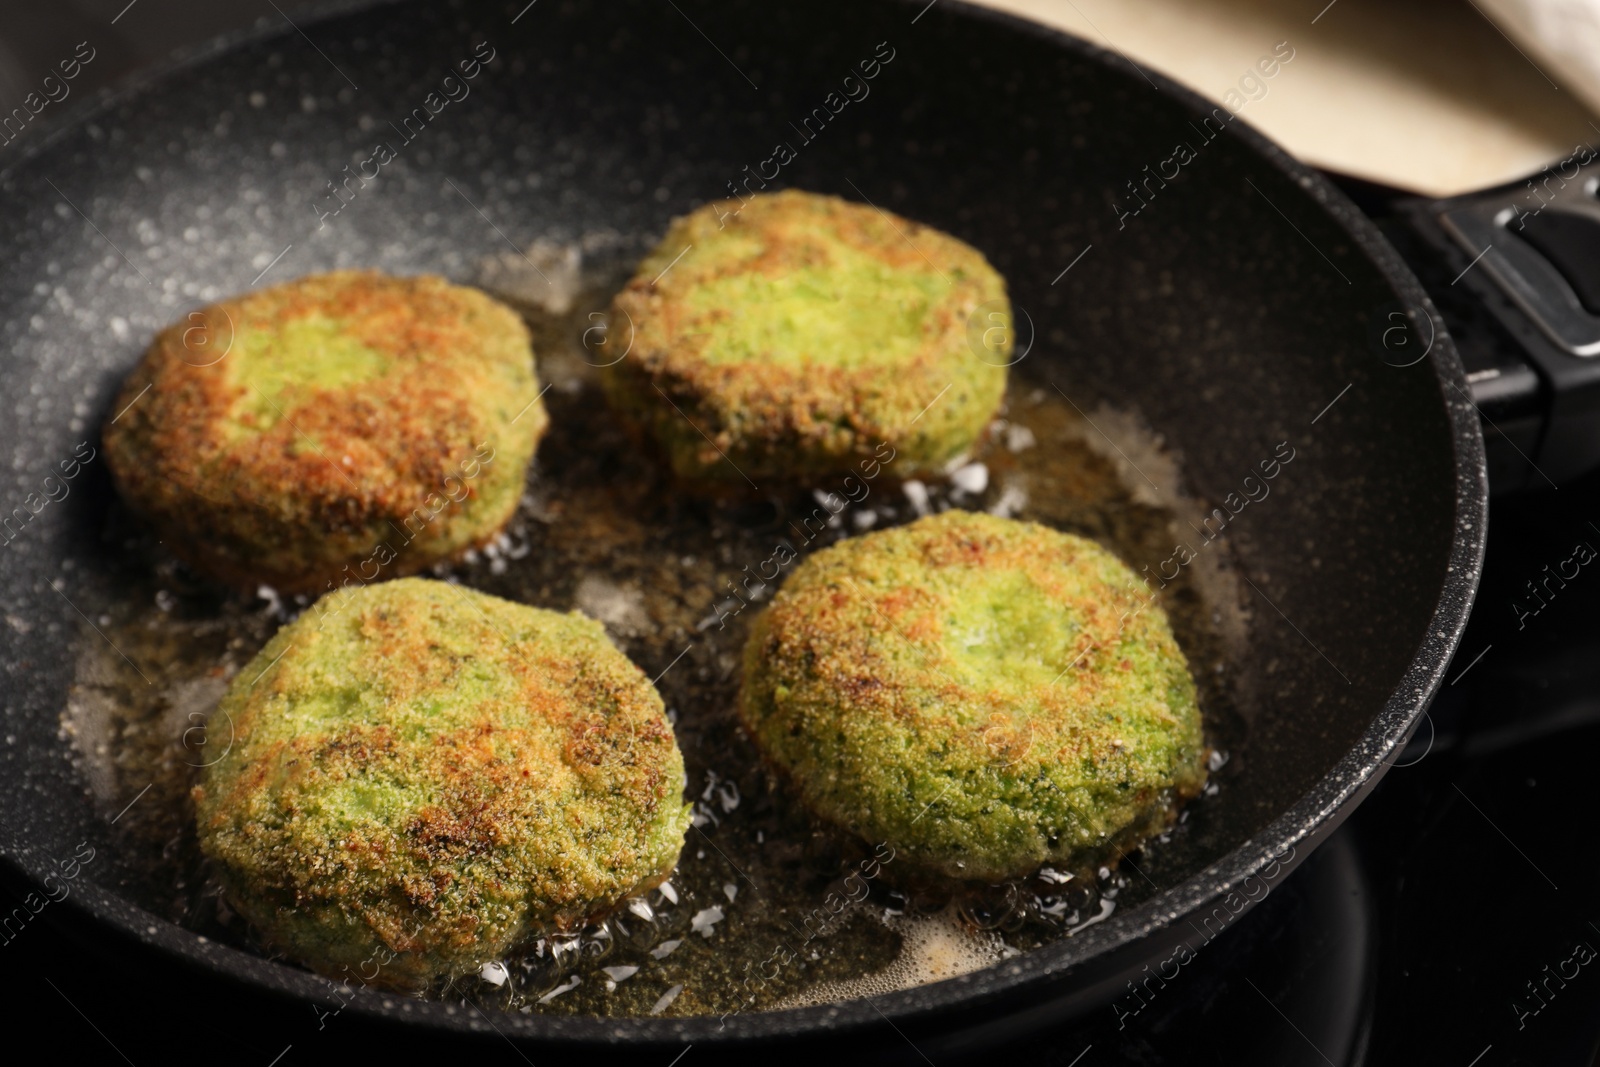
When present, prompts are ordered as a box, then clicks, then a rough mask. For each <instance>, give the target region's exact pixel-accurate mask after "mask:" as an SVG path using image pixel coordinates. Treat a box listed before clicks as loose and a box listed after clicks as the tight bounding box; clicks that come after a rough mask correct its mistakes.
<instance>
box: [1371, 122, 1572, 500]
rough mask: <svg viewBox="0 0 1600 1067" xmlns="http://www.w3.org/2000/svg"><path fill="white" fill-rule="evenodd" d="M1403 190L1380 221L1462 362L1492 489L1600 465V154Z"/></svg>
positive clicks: (1568, 476)
mask: <svg viewBox="0 0 1600 1067" xmlns="http://www.w3.org/2000/svg"><path fill="white" fill-rule="evenodd" d="M1595 160H1596V153H1595V152H1593V151H1592V150H1590V149H1587V148H1582V147H1580V148H1579V150H1578V151H1577V152H1575V153H1574V155H1573V156H1572V157H1570V158H1569V159H1567V160H1564V161H1562V162H1561V163H1559V164H1555V165H1553V166H1552V167H1549V168H1547V169H1546V170H1545V171H1543V172H1542V173H1540V174H1539V175H1536V176H1535V177H1533V178H1528V179H1524V180H1523V181H1521V182H1515V183H1512V184H1509V185H1505V186H1501V187H1500V188H1497V189H1491V190H1487V191H1485V192H1480V193H1473V194H1470V195H1467V196H1461V197H1454V198H1450V199H1446V200H1408V201H1405V202H1402V203H1400V204H1398V205H1396V209H1395V213H1394V215H1393V216H1392V217H1391V218H1390V219H1388V220H1387V221H1386V222H1380V224H1381V225H1384V228H1385V231H1386V232H1387V233H1388V235H1389V236H1390V238H1391V239H1392V240H1394V241H1395V242H1396V244H1398V245H1400V246H1401V252H1402V254H1403V255H1405V256H1406V258H1407V260H1408V261H1409V262H1410V263H1411V265H1412V266H1413V268H1414V269H1416V270H1417V272H1418V275H1419V277H1421V278H1422V280H1423V284H1424V285H1425V286H1426V287H1427V289H1428V292H1429V295H1430V296H1432V297H1433V298H1434V301H1435V303H1436V304H1437V305H1438V306H1439V309H1440V312H1441V314H1442V315H1443V316H1444V318H1445V325H1446V327H1447V328H1448V329H1449V330H1450V332H1451V335H1452V336H1453V337H1454V338H1455V339H1456V342H1457V345H1458V347H1459V348H1460V349H1461V353H1462V359H1463V361H1465V362H1466V364H1467V371H1468V381H1469V383H1470V384H1471V386H1472V390H1473V400H1474V402H1475V403H1476V404H1477V405H1478V408H1479V411H1480V413H1481V414H1482V415H1483V419H1484V436H1485V442H1486V444H1487V446H1488V449H1489V462H1490V471H1489V474H1490V487H1491V489H1492V491H1493V492H1494V493H1495V494H1497V495H1503V494H1505V493H1508V492H1517V491H1521V490H1524V489H1540V488H1543V489H1550V488H1554V487H1555V486H1556V485H1558V484H1561V483H1565V482H1569V481H1572V480H1574V479H1576V478H1578V477H1579V476H1581V475H1583V474H1586V473H1588V472H1589V471H1592V470H1595V469H1597V468H1600V199H1597V198H1596V190H1597V188H1600V163H1597V162H1595Z"/></svg>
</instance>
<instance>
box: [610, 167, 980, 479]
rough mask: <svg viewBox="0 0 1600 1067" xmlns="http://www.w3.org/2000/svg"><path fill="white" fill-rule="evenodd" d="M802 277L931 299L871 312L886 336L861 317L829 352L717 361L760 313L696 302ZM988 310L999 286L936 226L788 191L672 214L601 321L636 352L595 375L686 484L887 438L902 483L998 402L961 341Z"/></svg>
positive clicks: (807, 300)
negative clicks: (626, 328) (889, 349)
mask: <svg viewBox="0 0 1600 1067" xmlns="http://www.w3.org/2000/svg"><path fill="white" fill-rule="evenodd" d="M686 249H687V251H685V250H686ZM680 253H682V256H681V258H678V259H676V261H674V260H675V257H678V256H679V255H680ZM874 265H875V266H874ZM808 270H816V271H820V272H824V273H831V274H832V276H833V280H834V282H835V285H836V293H849V292H851V291H852V290H853V289H856V290H859V289H860V288H861V287H863V286H865V285H875V286H880V287H883V288H884V291H885V292H886V293H887V294H890V295H891V296H898V297H900V298H904V299H906V300H908V301H913V302H916V301H918V300H919V296H918V293H917V287H918V285H919V284H923V283H930V285H929V288H930V289H931V292H930V293H929V294H927V297H926V305H925V306H919V307H917V308H915V309H914V310H913V311H910V312H907V309H906V308H903V307H882V308H879V309H877V310H878V312H879V313H880V314H879V316H877V317H876V318H885V319H886V318H890V317H894V316H901V317H903V318H904V319H905V320H906V322H905V324H904V328H903V329H902V331H901V333H900V335H899V336H898V337H897V336H895V334H894V331H893V329H891V328H890V327H888V326H886V325H884V324H883V323H882V322H879V321H875V317H873V316H869V317H868V318H867V319H866V321H865V322H864V323H863V324H862V328H861V330H860V331H855V330H847V331H846V336H845V337H844V338H843V339H841V338H839V337H837V336H820V335H818V334H817V333H815V332H813V333H811V334H809V335H808V333H807V331H806V329H805V328H804V327H803V326H802V327H801V328H799V329H797V330H796V331H795V336H794V337H793V338H792V340H787V341H785V342H782V343H775V347H773V348H770V349H767V350H765V351H758V352H742V353H733V354H730V353H729V352H728V351H727V350H726V349H727V344H726V341H727V333H728V329H729V327H730V326H734V325H736V324H737V323H738V321H739V320H740V319H741V318H743V317H748V316H750V315H751V314H752V313H753V312H754V311H756V310H758V309H760V308H761V307H762V305H764V304H767V303H769V301H767V300H765V299H760V298H756V297H749V298H747V299H746V300H745V301H744V302H743V303H740V304H737V305H734V304H726V305H717V306H710V307H705V306H702V302H701V301H700V300H699V299H698V298H699V297H700V296H702V295H703V294H704V293H705V292H706V291H707V290H708V289H712V288H715V287H717V286H719V285H723V284H725V283H728V282H730V281H732V282H737V281H741V280H743V281H748V282H750V285H749V286H748V288H749V289H750V290H751V291H752V292H760V291H761V290H762V287H763V286H767V285H771V286H775V287H779V288H781V286H782V285H783V283H784V282H785V280H786V279H790V278H791V277H792V276H794V275H795V274H796V272H803V271H808ZM773 299H774V300H783V301H786V302H788V303H789V304H792V305H793V307H794V311H795V317H796V318H797V319H799V320H802V321H803V320H805V319H807V318H808V317H809V316H812V315H814V314H816V313H817V312H818V311H819V310H821V311H823V312H827V311H828V310H830V309H829V307H828V305H829V304H830V303H832V301H831V300H830V298H829V297H828V296H827V295H826V294H814V295H806V294H803V293H802V294H799V295H797V294H795V293H794V292H792V291H788V292H785V293H784V294H783V295H782V296H781V297H774V298H773ZM991 304H993V305H997V306H1003V307H1005V308H1007V309H1008V308H1009V305H1007V304H1005V284H1004V282H1003V281H1002V280H1001V278H1000V276H999V275H998V274H997V273H996V272H995V271H994V269H993V268H992V267H990V266H989V264H988V263H987V262H986V261H985V260H984V258H983V256H982V255H981V254H980V253H979V252H978V251H977V250H976V249H973V248H972V247H971V246H969V245H967V244H965V243H964V242H962V241H960V240H957V239H956V238H954V237H952V236H950V235H948V234H945V233H942V232H940V231H938V230H936V229H933V228H932V227H928V226H924V225H921V224H920V223H916V222H913V221H911V220H909V219H904V218H900V217H899V216H896V215H892V214H890V213H888V212H882V211H879V210H877V209H875V208H873V207H871V206H868V205H864V204H854V203H850V202H848V201H845V200H841V199H839V198H837V197H829V196H819V195H816V194H811V193H802V192H798V191H792V190H791V191H786V192H783V193H775V194H770V195H768V194H761V195H757V196H756V197H754V198H752V199H751V200H749V201H748V202H746V203H744V204H742V205H741V203H740V202H739V201H736V200H729V201H721V202H717V203H711V204H707V205H705V206H704V207H702V208H700V209H698V210H696V211H695V212H693V213H691V214H690V215H688V216H685V217H684V218H681V219H678V220H677V221H676V222H675V223H674V224H673V226H672V228H671V230H670V231H669V232H668V234H667V236H666V237H665V238H664V239H663V241H662V242H661V244H660V246H659V247H658V249H657V251H656V252H655V253H653V254H652V255H651V256H650V257H649V258H647V259H646V260H645V262H644V263H643V264H642V265H641V266H640V268H639V270H638V272H637V273H636V274H635V276H634V277H633V279H632V280H631V281H629V282H628V284H627V286H626V287H625V288H624V289H623V290H622V292H621V293H619V294H618V295H617V297H616V299H615V302H614V315H613V321H614V322H615V323H630V324H631V326H632V330H633V335H632V341H633V344H632V348H631V350H630V351H629V354H628V356H627V358H625V359H623V360H622V361H621V362H620V363H618V364H617V365H616V366H614V367H612V368H610V369H608V371H607V378H606V384H607V389H608V393H609V394H610V396H611V399H612V401H613V403H614V404H616V405H617V406H618V407H619V408H620V409H621V410H622V411H623V413H624V414H625V415H627V416H628V417H629V418H630V419H632V420H633V421H635V422H636V423H639V424H642V425H644V426H647V427H648V428H649V430H650V432H651V434H652V436H653V437H654V438H655V439H656V441H657V442H658V443H659V444H661V445H662V446H664V447H665V448H666V449H667V451H668V454H669V459H670V462H671V465H672V467H673V469H674V470H675V471H676V472H677V473H678V474H679V475H682V476H685V477H690V478H696V479H712V480H718V481H730V480H731V481H739V480H740V474H739V472H740V471H742V472H743V473H744V475H745V476H747V477H749V478H752V479H755V480H757V481H759V480H761V479H762V478H774V479H785V480H790V479H804V478H808V477H812V476H815V475H819V474H824V473H830V472H833V471H837V470H842V469H845V468H847V467H849V466H850V465H851V464H852V463H853V462H856V461H858V460H861V459H865V458H867V457H870V456H871V455H872V454H873V452H874V450H875V449H876V448H877V447H878V446H879V445H880V444H883V443H885V442H888V443H889V444H891V445H892V446H893V447H894V448H895V449H896V450H897V451H898V452H899V455H900V460H899V461H898V462H897V464H896V473H897V474H898V475H899V476H902V477H910V476H911V475H913V474H916V473H920V472H925V471H927V470H929V469H932V468H934V467H937V466H939V465H941V464H942V463H943V462H944V461H945V460H948V459H949V458H950V457H951V456H953V455H955V454H957V453H959V452H960V451H962V450H963V449H965V448H968V447H970V446H971V445H972V443H973V442H974V441H975V439H976V438H977V436H978V434H979V433H980V432H981V430H982V428H983V426H984V425H985V424H986V423H987V422H988V420H989V418H990V416H991V415H992V414H993V412H994V410H995V408H996V407H997V406H998V404H999V402H1000V398H1001V395H1002V394H1003V392H1004V389H1005V380H1006V371H1005V368H1004V367H1003V366H996V365H994V364H993V363H992V362H989V361H986V360H985V359H984V358H981V357H980V355H979V354H977V353H975V352H974V351H973V350H972V347H971V343H970V337H969V332H970V324H971V322H972V319H973V316H974V315H975V314H977V313H978V312H979V309H980V308H982V307H984V306H986V305H991ZM903 312H905V314H903V315H902V313H903ZM842 313H843V312H841V314H842ZM1006 314H1007V315H1009V310H1007V312H1006ZM869 332H870V335H871V336H870V337H866V335H867V334H868V333H869ZM852 335H858V336H852ZM863 337H865V338H866V339H865V340H863V339H862V338H863ZM883 337H888V338H892V339H894V340H895V341H899V340H904V341H906V342H907V343H906V344H905V345H904V347H903V349H901V348H898V347H897V348H896V349H895V350H894V354H893V356H892V357H890V356H887V355H885V356H884V357H883V358H879V356H878V354H877V353H874V352H873V351H871V350H870V349H871V347H872V345H873V344H875V343H876V341H874V340H873V338H879V339H881V338H883ZM860 346H864V347H860ZM1002 362H1003V360H1002Z"/></svg>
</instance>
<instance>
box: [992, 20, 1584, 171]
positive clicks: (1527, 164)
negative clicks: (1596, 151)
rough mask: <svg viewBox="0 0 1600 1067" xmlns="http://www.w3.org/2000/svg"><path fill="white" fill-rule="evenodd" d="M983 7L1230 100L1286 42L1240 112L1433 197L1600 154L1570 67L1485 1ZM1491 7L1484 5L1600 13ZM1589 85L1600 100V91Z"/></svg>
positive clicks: (1288, 142)
mask: <svg viewBox="0 0 1600 1067" xmlns="http://www.w3.org/2000/svg"><path fill="white" fill-rule="evenodd" d="M977 2H980V3H985V4H988V5H989V6H992V7H996V8H1000V9H1002V10H1006V11H1010V12H1012V13H1015V14H1020V15H1024V16H1027V17H1029V18H1034V19H1037V20H1039V21H1040V22H1044V23H1046V24H1048V25H1052V26H1055V27H1058V28H1060V29H1064V30H1067V31H1069V32H1071V33H1074V34H1077V35H1079V36H1082V37H1085V38H1087V39H1089V40H1091V41H1094V42H1096V43H1097V44H1100V45H1101V46H1102V47H1108V48H1112V49H1115V50H1117V51H1120V52H1122V53H1124V54H1125V55H1126V56H1127V57H1128V58H1129V59H1130V60H1132V61H1133V62H1135V63H1139V64H1148V65H1149V66H1151V67H1153V68H1155V69H1157V70H1160V71H1162V72H1164V73H1166V74H1168V75H1170V76H1171V77H1173V78H1175V79H1176V80H1177V81H1179V82H1182V83H1183V84H1185V85H1187V86H1189V87H1190V88H1192V89H1195V90H1197V91H1198V92H1200V93H1202V94H1203V95H1205V96H1208V97H1211V98H1212V99H1214V100H1218V101H1220V100H1221V99H1222V97H1223V95H1224V94H1225V93H1226V92H1227V91H1228V90H1229V89H1232V88H1235V87H1236V86H1237V85H1238V83H1239V81H1240V79H1241V77H1242V76H1243V75H1244V74H1245V73H1246V72H1247V71H1248V70H1249V69H1250V68H1251V67H1253V66H1254V65H1255V63H1256V61H1257V60H1258V59H1259V58H1260V57H1262V56H1266V55H1270V54H1271V53H1272V51H1273V47H1274V46H1275V45H1276V44H1278V43H1279V42H1281V41H1287V42H1288V43H1289V46H1290V47H1292V48H1293V49H1294V53H1295V58H1294V59H1293V61H1292V62H1290V63H1288V64H1287V65H1285V66H1284V67H1283V68H1282V70H1281V71H1279V73H1278V74H1277V75H1276V76H1275V77H1273V78H1272V79H1271V80H1270V81H1268V82H1266V86H1267V93H1266V95H1265V96H1262V97H1261V98H1260V99H1257V100H1252V101H1251V102H1250V104H1249V105H1248V106H1247V107H1246V108H1245V109H1244V111H1243V112H1242V113H1241V114H1240V116H1239V117H1240V118H1241V119H1243V120H1244V121H1246V122H1248V123H1250V124H1252V125H1254V126H1255V127H1256V128H1258V129H1260V130H1262V131H1263V132H1265V133H1266V134H1267V135H1268V136H1270V137H1272V138H1273V139H1274V140H1276V141H1278V143H1280V144H1282V145H1283V146H1284V147H1285V148H1287V149H1288V150H1289V151H1291V152H1293V153H1294V154H1295V155H1297V156H1299V157H1300V158H1301V159H1303V160H1305V161H1306V162H1308V163H1311V164H1313V165H1315V166H1319V167H1325V168H1328V169H1330V170H1335V171H1339V172H1342V173H1345V174H1351V175H1354V176H1356V177H1361V178H1368V179H1371V180H1374V181H1379V182H1384V183H1387V184H1390V185H1395V186H1399V187H1401V188H1404V189H1411V190H1414V191H1417V192H1421V193H1428V194H1432V195H1436V196H1443V195H1450V194H1454V193H1460V192H1467V191H1470V190H1473V189H1481V188H1485V187H1487V186H1491V185H1497V184H1499V183H1501V182H1505V181H1510V180H1512V179H1515V178H1520V177H1522V176H1524V175H1527V174H1530V173H1532V172H1534V171H1537V170H1539V169H1540V168H1541V167H1542V166H1543V165H1545V164H1547V163H1550V162H1553V161H1556V160H1560V159H1562V158H1564V157H1566V156H1569V155H1571V154H1572V151H1573V148H1574V146H1576V145H1578V144H1588V145H1592V146H1595V147H1597V148H1600V130H1597V129H1596V128H1595V127H1596V126H1600V119H1593V116H1591V114H1590V113H1589V112H1588V111H1587V110H1586V109H1585V107H1584V106H1583V104H1582V102H1581V100H1580V99H1579V97H1578V96H1577V95H1576V94H1575V93H1574V92H1572V91H1569V89H1568V88H1567V87H1566V86H1565V85H1564V84H1562V83H1563V82H1564V81H1566V80H1569V79H1570V78H1571V77H1572V76H1571V75H1569V74H1568V73H1567V71H1566V68H1565V67H1558V64H1557V63H1556V62H1554V61H1553V60H1550V59H1547V58H1546V56H1545V54H1544V53H1543V52H1540V51H1539V49H1538V46H1537V44H1535V43H1530V42H1529V41H1526V40H1524V41H1519V42H1518V44H1516V45H1514V44H1512V43H1511V41H1510V39H1508V38H1507V37H1506V36H1505V35H1504V34H1502V33H1501V32H1500V31H1499V30H1498V29H1496V28H1495V25H1494V24H1493V23H1491V22H1489V21H1487V20H1486V18H1485V17H1484V16H1483V15H1482V14H1480V13H1479V11H1477V10H1475V9H1474V7H1473V2H1472V0H1403V2H1402V0H1334V3H1333V4H1331V5H1328V6H1326V7H1325V6H1324V5H1325V4H1326V0H977ZM1479 2H1480V3H1482V4H1483V5H1484V8H1483V10H1484V11H1490V10H1491V9H1492V8H1524V9H1526V8H1531V7H1538V6H1539V5H1540V4H1556V5H1559V6H1563V7H1566V8H1572V7H1574V6H1597V7H1600V5H1590V4H1589V0H1479ZM1495 14H1496V17H1497V18H1500V17H1505V16H1504V15H1503V13H1502V12H1500V11H1498V10H1496V11H1495ZM1313 19H1315V21H1314V22H1313ZM1508 24H1509V23H1508ZM1546 24H1554V23H1551V20H1550V19H1548V18H1547V19H1546ZM1513 33H1514V35H1518V34H1517V33H1516V31H1515V29H1514V30H1513ZM1519 46H1520V47H1522V49H1523V51H1525V52H1529V54H1530V55H1538V56H1539V57H1540V59H1539V62H1538V65H1537V66H1536V65H1535V63H1534V61H1532V60H1530V59H1528V58H1525V57H1524V55H1523V54H1521V53H1519V51H1518V47H1519ZM1596 61H1597V62H1600V57H1597V60H1596ZM1541 68H1543V70H1544V71H1545V72H1547V73H1548V78H1547V76H1546V73H1544V72H1541ZM1597 76H1600V75H1597ZM1592 88H1593V90H1594V97H1595V100H1596V103H1597V106H1600V81H1596V82H1594V83H1593V85H1592ZM1591 121H1593V122H1594V125H1591Z"/></svg>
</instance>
